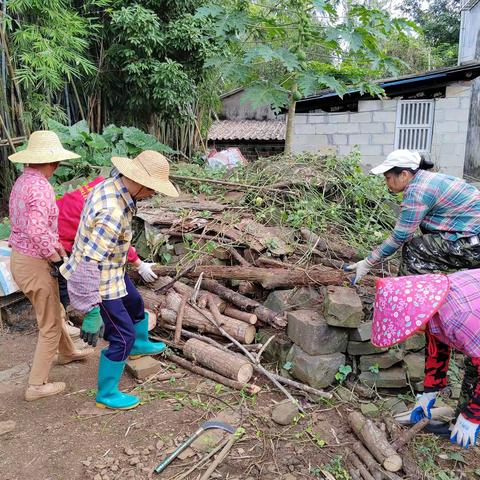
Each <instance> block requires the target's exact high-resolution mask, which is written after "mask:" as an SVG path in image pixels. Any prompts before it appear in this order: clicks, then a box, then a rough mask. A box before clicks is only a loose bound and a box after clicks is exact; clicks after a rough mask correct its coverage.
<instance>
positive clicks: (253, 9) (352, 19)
mask: <svg viewBox="0 0 480 480" xmlns="http://www.w3.org/2000/svg"><path fill="white" fill-rule="evenodd" d="M336 6H337V2H330V1H328V0H316V1H310V0H275V1H274V0H258V1H256V2H248V1H243V0H236V1H234V0H231V1H230V2H228V3H226V2H225V1H221V0H220V1H218V2H217V1H212V2H210V5H208V6H205V7H202V8H199V9H198V10H197V14H196V17H197V18H199V19H201V20H206V21H208V22H211V23H212V26H211V28H210V29H209V30H208V35H209V36H210V38H212V41H214V42H215V43H216V44H220V45H221V47H222V48H221V49H220V52H219V53H217V52H215V53H214V54H213V55H211V56H210V59H209V62H208V65H210V66H212V67H214V68H216V69H218V70H219V71H221V72H222V75H223V76H224V78H229V79H234V81H235V82H236V83H237V84H241V85H244V86H246V87H247V88H246V92H245V95H244V101H250V102H252V104H253V105H254V106H260V105H267V104H268V105H271V106H272V108H274V109H275V110H277V111H280V110H281V109H284V108H285V109H287V110H288V121H287V136H286V145H285V149H286V151H287V152H289V151H290V149H291V142H292V136H293V118H294V115H295V105H296V101H297V100H299V99H300V98H302V97H304V96H307V95H310V94H313V93H315V92H317V91H319V90H321V89H324V88H330V89H333V90H334V91H335V92H336V93H338V94H339V95H340V96H343V95H344V94H345V93H347V91H348V90H349V88H356V89H359V90H360V91H361V92H362V93H368V94H371V95H381V94H382V90H381V89H380V88H379V87H378V86H377V85H376V84H375V83H374V82H373V81H372V78H375V77H378V75H379V73H380V72H389V73H391V74H395V73H397V71H398V70H397V67H398V65H399V62H398V60H396V59H394V58H392V57H391V56H389V55H387V54H386V53H385V52H384V50H383V49H382V45H381V41H382V40H385V39H386V38H387V37H388V36H389V35H394V34H395V35H400V36H401V35H405V31H406V30H407V29H409V28H411V27H412V26H413V25H412V24H410V23H409V22H407V21H405V20H403V19H392V18H391V17H390V16H389V15H388V13H387V12H386V11H382V10H379V9H371V8H368V7H365V6H364V5H359V4H351V5H349V8H348V9H343V11H341V10H338V9H337V8H336ZM339 11H341V12H342V13H339ZM272 71H273V72H275V75H270V74H269V73H268V72H272Z"/></svg>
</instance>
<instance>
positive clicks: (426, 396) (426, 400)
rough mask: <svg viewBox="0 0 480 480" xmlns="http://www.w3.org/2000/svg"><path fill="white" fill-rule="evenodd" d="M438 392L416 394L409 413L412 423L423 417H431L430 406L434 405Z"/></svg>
mask: <svg viewBox="0 0 480 480" xmlns="http://www.w3.org/2000/svg"><path fill="white" fill-rule="evenodd" d="M437 395H438V392H428V393H423V394H422V395H417V401H416V402H415V406H414V407H413V410H412V413H411V415H410V421H411V422H412V423H418V422H419V421H420V420H422V419H424V418H432V412H431V408H432V407H433V406H434V405H435V401H436V400H437Z"/></svg>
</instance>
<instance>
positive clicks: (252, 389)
mask: <svg viewBox="0 0 480 480" xmlns="http://www.w3.org/2000/svg"><path fill="white" fill-rule="evenodd" d="M167 358H168V359H169V360H171V361H172V362H175V363H176V364H177V365H180V367H182V368H185V369H186V370H190V371H191V372H193V373H196V374H197V375H201V376H202V377H205V378H209V379H210V380H213V381H214V382H217V383H221V384H222V385H225V386H226V387H229V388H233V389H234V390H245V391H246V392H247V393H249V394H250V395H253V394H255V393H258V392H260V387H259V386H258V385H255V384H248V383H246V384H245V383H240V382H236V381H235V380H231V379H230V378H226V377H224V376H223V375H219V374H218V373H215V372H212V371H210V370H207V369H206V368H203V367H199V366H198V365H194V364H193V363H192V362H190V361H189V360H186V359H185V358H182V357H179V356H178V355H169V356H168V357H167Z"/></svg>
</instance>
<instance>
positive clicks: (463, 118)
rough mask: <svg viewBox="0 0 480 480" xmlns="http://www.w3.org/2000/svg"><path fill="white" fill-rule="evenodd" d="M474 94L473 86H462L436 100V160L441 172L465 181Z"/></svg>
mask: <svg viewBox="0 0 480 480" xmlns="http://www.w3.org/2000/svg"><path fill="white" fill-rule="evenodd" d="M471 94H472V87H471V82H462V83H457V84H454V85H451V86H449V87H447V90H446V95H445V98H438V99H436V100H435V119H434V124H433V138H432V159H433V160H434V162H435V164H436V165H437V167H438V168H439V170H440V171H441V172H444V173H448V174H450V175H455V176H456V177H463V167H464V163H465V150H466V145H467V134H468V117H469V114H470V99H471Z"/></svg>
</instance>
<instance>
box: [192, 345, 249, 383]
mask: <svg viewBox="0 0 480 480" xmlns="http://www.w3.org/2000/svg"><path fill="white" fill-rule="evenodd" d="M183 353H184V355H185V356H186V357H187V358H189V359H190V360H194V361H195V362H197V363H199V364H200V365H202V366H204V367H207V368H208V369H209V370H213V371H214V372H217V373H219V374H220V375H223V376H224V377H227V378H231V379H232V380H236V381H237V382H241V383H247V382H248V381H249V380H250V379H251V378H252V375H253V367H252V365H251V364H250V363H249V362H248V361H247V360H246V359H245V360H243V359H241V358H239V357H238V356H236V355H234V354H231V353H227V352H224V351H222V350H220V349H218V348H215V347H213V346H212V345H208V344H206V343H204V342H201V341H200V340H197V339H195V338H191V339H190V340H187V342H186V343H185V345H184V347H183Z"/></svg>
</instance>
